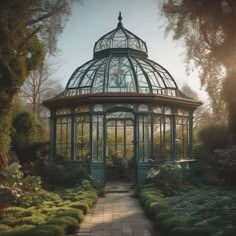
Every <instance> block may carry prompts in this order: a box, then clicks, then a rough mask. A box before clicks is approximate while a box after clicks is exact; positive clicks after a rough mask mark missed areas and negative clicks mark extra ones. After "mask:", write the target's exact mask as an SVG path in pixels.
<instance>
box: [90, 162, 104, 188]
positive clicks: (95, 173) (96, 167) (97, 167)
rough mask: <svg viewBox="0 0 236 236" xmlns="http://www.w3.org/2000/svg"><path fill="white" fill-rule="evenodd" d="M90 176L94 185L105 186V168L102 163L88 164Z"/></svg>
mask: <svg viewBox="0 0 236 236" xmlns="http://www.w3.org/2000/svg"><path fill="white" fill-rule="evenodd" d="M90 175H91V177H92V179H93V181H94V183H96V184H98V185H100V186H105V166H104V164H103V163H100V164H99V163H96V164H94V163H91V164H90Z"/></svg>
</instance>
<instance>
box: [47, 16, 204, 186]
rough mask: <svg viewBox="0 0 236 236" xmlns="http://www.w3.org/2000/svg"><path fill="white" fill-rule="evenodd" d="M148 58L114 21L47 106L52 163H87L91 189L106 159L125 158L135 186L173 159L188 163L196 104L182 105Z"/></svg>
mask: <svg viewBox="0 0 236 236" xmlns="http://www.w3.org/2000/svg"><path fill="white" fill-rule="evenodd" d="M147 52H148V51H147V46H146V43H145V42H144V41H143V40H142V39H140V38H139V37H137V36H136V35H134V34H133V33H131V32H130V31H128V30H127V29H125V28H124V26H123V24H122V17H121V15H119V22H118V25H117V27H116V28H115V29H114V30H113V31H111V32H109V33H107V34H105V35H104V36H102V37H101V38H100V39H99V40H98V41H97V42H96V43H95V46H94V57H93V59H92V60H90V61H88V62H86V63H85V64H83V65H82V66H80V67H78V68H77V69H76V70H75V71H74V73H73V74H72V76H71V77H70V79H69V81H68V83H67V85H66V88H65V90H64V92H62V93H61V94H59V95H58V96H57V97H55V98H54V99H51V100H50V101H51V102H50V101H49V102H48V104H49V105H48V107H49V108H50V109H51V113H52V115H51V124H50V126H51V131H50V139H51V143H50V159H51V160H53V159H65V160H73V161H76V160H79V161H81V162H89V163H90V174H91V176H92V177H93V179H94V181H95V182H97V183H98V184H100V185H102V186H104V184H105V182H106V179H105V176H106V168H107V167H106V160H107V158H108V157H110V155H113V156H114V157H115V158H120V159H122V158H123V161H125V160H126V159H127V157H128V158H129V159H132V160H133V163H134V165H135V182H136V184H137V186H141V185H142V184H143V183H144V180H145V176H146V174H147V171H148V170H149V169H150V168H151V167H154V166H157V163H159V164H160V163H163V162H165V161H173V162H175V161H176V160H177V154H178V158H179V159H181V160H182V159H185V161H186V160H187V159H190V158H192V147H193V144H192V142H193V140H192V136H193V110H194V109H195V108H196V107H197V106H199V105H200V103H198V102H195V101H193V100H191V99H189V98H188V97H186V96H185V95H184V94H183V93H182V92H181V91H180V90H179V89H178V86H177V84H176V82H175V81H174V79H173V77H172V76H171V75H170V73H169V72H168V71H167V70H166V69H165V68H163V67H162V66H161V65H159V64H157V63H156V62H154V61H152V60H150V59H148V54H147ZM126 98H127V99H126ZM129 99H131V100H129ZM58 101H59V102H58ZM50 104H51V105H50ZM129 122H131V123H132V125H131V123H129ZM131 127H132V128H131ZM130 133H132V135H131V134H130ZM131 139H133V140H132V142H131ZM113 149H114V150H113Z"/></svg>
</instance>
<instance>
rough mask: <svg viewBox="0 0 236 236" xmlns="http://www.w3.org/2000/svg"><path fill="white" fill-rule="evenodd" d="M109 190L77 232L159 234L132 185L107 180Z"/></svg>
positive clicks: (100, 235) (94, 234)
mask: <svg viewBox="0 0 236 236" xmlns="http://www.w3.org/2000/svg"><path fill="white" fill-rule="evenodd" d="M116 190H117V191H116ZM106 191H107V192H108V193H106V196H105V197H104V198H99V199H98V201H97V203H96V204H95V205H94V207H93V208H92V209H91V210H90V212H89V213H88V214H87V215H86V217H85V219H84V221H83V222H82V224H81V225H80V229H79V230H78V232H77V233H76V235H77V236H86V235H91V236H121V235H122V236H131V235H132V236H160V234H159V233H157V231H156V229H155V227H154V224H153V223H152V222H151V221H150V220H149V219H148V218H147V217H146V215H145V213H144V211H143V209H142V208H141V206H140V204H139V201H138V199H136V198H134V197H133V195H134V194H133V191H132V187H131V186H130V185H128V184H126V185H123V184H122V183H120V185H117V183H116V184H115V185H112V184H111V185H109V184H108V185H107V186H106Z"/></svg>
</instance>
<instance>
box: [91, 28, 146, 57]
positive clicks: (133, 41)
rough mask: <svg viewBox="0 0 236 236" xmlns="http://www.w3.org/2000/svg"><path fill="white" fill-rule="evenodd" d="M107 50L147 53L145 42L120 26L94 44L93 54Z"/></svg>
mask: <svg viewBox="0 0 236 236" xmlns="http://www.w3.org/2000/svg"><path fill="white" fill-rule="evenodd" d="M109 48H131V49H135V50H137V51H141V52H145V53H147V46H146V44H145V42H144V41H143V40H141V39H140V38H139V37H137V36H136V35H134V34H132V33H131V32H129V31H128V30H126V29H125V28H124V27H122V26H118V27H117V28H116V29H115V30H113V31H111V32H110V33H108V34H106V35H104V36H103V37H102V38H100V39H99V40H98V41H97V42H96V44H95V47H94V53H96V52H99V51H102V50H106V49H109Z"/></svg>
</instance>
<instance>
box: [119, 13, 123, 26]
mask: <svg viewBox="0 0 236 236" xmlns="http://www.w3.org/2000/svg"><path fill="white" fill-rule="evenodd" d="M122 19H123V18H122V16H121V12H119V17H118V20H119V23H118V27H122V26H123V25H122V22H121V21H122Z"/></svg>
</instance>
